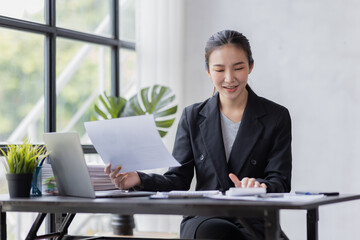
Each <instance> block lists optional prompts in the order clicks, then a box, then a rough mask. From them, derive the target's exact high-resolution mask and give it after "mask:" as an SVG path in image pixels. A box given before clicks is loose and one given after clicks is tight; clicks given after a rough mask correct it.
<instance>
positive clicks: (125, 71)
mask: <svg viewBox="0 0 360 240" xmlns="http://www.w3.org/2000/svg"><path fill="white" fill-rule="evenodd" d="M136 76H137V75H136V52H135V51H134V50H129V49H125V48H123V49H120V90H121V93H120V95H121V96H123V97H125V98H126V99H128V98H129V97H130V96H131V95H133V94H135V91H136V87H137V86H136V83H137V82H136Z"/></svg>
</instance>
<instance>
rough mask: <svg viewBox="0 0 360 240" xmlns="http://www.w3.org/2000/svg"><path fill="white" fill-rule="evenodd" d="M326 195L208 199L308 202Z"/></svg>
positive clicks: (269, 194) (270, 194) (219, 196)
mask: <svg viewBox="0 0 360 240" xmlns="http://www.w3.org/2000/svg"><path fill="white" fill-rule="evenodd" d="M324 197H325V195H323V194H318V195H300V194H292V193H267V194H263V195H254V196H230V195H221V194H219V195H210V196H207V198H212V199H218V200H240V201H267V202H308V201H313V200H316V199H320V198H324Z"/></svg>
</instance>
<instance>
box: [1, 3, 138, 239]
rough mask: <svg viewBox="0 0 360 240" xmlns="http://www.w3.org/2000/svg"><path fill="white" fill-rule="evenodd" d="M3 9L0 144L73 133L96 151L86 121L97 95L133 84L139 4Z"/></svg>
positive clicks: (87, 148) (38, 5) (127, 88)
mask: <svg viewBox="0 0 360 240" xmlns="http://www.w3.org/2000/svg"><path fill="white" fill-rule="evenodd" d="M0 6H1V8H0V49H2V50H1V51H2V52H1V54H0V86H1V87H0V101H1V104H0V147H1V148H5V147H6V145H7V144H16V143H20V142H22V140H23V139H24V138H25V137H27V138H29V139H30V141H31V142H32V143H39V144H41V143H42V141H43V140H42V134H43V133H44V132H54V131H76V132H78V133H79V135H80V137H81V142H82V144H83V146H84V151H85V153H88V154H91V153H95V150H94V148H93V146H92V145H90V144H89V143H90V141H89V139H88V138H87V137H86V134H85V129H84V125H83V123H84V122H86V121H90V117H91V115H92V114H93V111H94V110H93V104H94V102H95V101H96V99H97V96H98V95H99V94H101V93H102V92H104V91H106V92H107V93H108V94H111V95H114V96H119V95H120V93H121V95H124V96H125V97H126V95H127V94H128V93H133V92H134V89H135V87H136V84H135V79H136V54H135V0H57V1H55V0H14V1H5V0H0ZM86 159H87V161H90V162H91V163H94V162H96V161H99V160H98V158H97V157H96V155H87V156H86ZM89 159H90V160H89ZM94 159H95V160H94ZM96 159H97V160H96ZM3 193H7V183H6V180H5V174H4V169H3V166H2V164H0V194H3ZM15 222H16V221H15ZM16 225H17V224H14V226H16ZM8 229H9V231H10V229H11V228H10V227H8ZM18 230H19V229H12V230H11V231H12V232H13V233H16V232H18ZM17 238H20V239H24V238H25V237H24V236H23V235H21V234H18V237H17Z"/></svg>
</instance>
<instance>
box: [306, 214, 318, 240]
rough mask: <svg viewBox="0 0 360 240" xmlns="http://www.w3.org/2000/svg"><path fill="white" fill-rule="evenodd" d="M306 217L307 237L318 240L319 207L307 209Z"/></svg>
mask: <svg viewBox="0 0 360 240" xmlns="http://www.w3.org/2000/svg"><path fill="white" fill-rule="evenodd" d="M306 218H307V221H306V222H307V239H308V240H318V221H319V208H314V209H309V210H307V214H306Z"/></svg>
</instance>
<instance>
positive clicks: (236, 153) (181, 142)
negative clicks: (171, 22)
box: [105, 30, 292, 239]
mask: <svg viewBox="0 0 360 240" xmlns="http://www.w3.org/2000/svg"><path fill="white" fill-rule="evenodd" d="M205 61H206V69H207V74H208V75H209V77H210V78H211V80H212V82H213V84H214V92H216V93H215V94H213V97H211V98H209V99H207V100H205V101H204V102H202V103H197V104H193V105H191V106H189V107H186V108H185V110H184V111H183V113H182V116H181V119H180V122H179V125H178V130H177V134H176V139H175V144H174V150H173V156H174V157H175V159H176V160H177V161H179V162H180V164H181V166H180V167H175V168H170V169H169V170H168V171H167V172H166V173H165V174H164V175H158V174H145V173H142V172H131V173H120V172H119V171H120V169H121V168H120V167H118V168H117V169H116V170H115V171H112V172H111V170H110V169H111V166H110V165H108V166H107V167H106V168H105V171H106V173H108V174H109V176H110V178H111V179H112V181H113V183H114V184H115V185H116V186H117V187H119V188H123V189H129V188H132V187H137V188H139V189H142V190H148V191H170V190H188V189H189V188H190V183H191V181H192V178H193V175H194V169H195V172H196V180H197V181H196V190H214V189H217V190H221V191H225V190H227V189H229V188H230V187H234V186H235V187H242V188H252V187H263V188H266V189H267V192H289V191H290V181H291V161H292V156H291V120H290V115H289V112H288V110H287V109H286V108H284V107H282V106H280V105H278V104H276V103H274V102H271V101H269V100H267V99H264V98H261V97H258V96H257V95H256V94H255V93H254V92H253V91H252V90H251V88H250V87H249V85H248V84H247V82H248V76H249V74H250V73H251V71H252V70H253V68H254V60H253V58H252V53H251V48H250V44H249V41H248V40H247V38H246V37H245V36H244V35H242V34H241V33H238V32H236V31H230V30H225V31H221V32H218V33H216V34H214V35H213V36H211V37H210V39H209V40H208V42H207V44H206V48H205ZM240 179H241V180H240ZM247 223H248V224H249V225H250V226H252V228H253V230H254V231H255V232H256V233H257V234H258V235H260V236H261V235H263V231H264V226H263V222H262V221H261V220H258V219H247ZM180 235H181V237H182V238H202V239H211V238H213V239H251V236H250V234H249V231H248V230H247V229H245V228H244V227H243V226H242V225H241V223H240V221H239V220H238V219H231V218H218V217H201V216H185V217H184V219H183V221H182V223H181V231H180Z"/></svg>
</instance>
